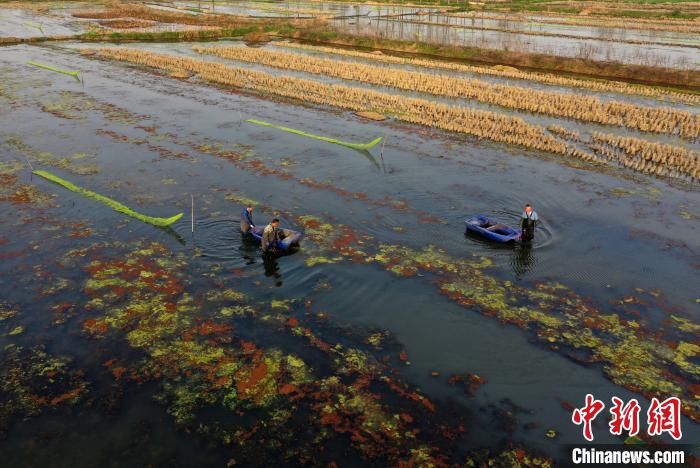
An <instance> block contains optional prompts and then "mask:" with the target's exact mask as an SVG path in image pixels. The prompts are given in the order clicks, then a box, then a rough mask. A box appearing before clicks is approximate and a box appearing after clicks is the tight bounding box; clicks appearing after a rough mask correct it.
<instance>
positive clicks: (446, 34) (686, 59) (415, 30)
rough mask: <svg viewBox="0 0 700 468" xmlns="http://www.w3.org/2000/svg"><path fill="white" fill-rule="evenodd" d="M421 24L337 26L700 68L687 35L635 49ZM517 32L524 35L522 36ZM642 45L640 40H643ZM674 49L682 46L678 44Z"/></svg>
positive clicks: (593, 39)
mask: <svg viewBox="0 0 700 468" xmlns="http://www.w3.org/2000/svg"><path fill="white" fill-rule="evenodd" d="M422 21H423V20H422V19H421V20H420V21H409V20H406V21H404V20H402V19H396V20H394V19H384V18H379V19H372V18H358V19H343V20H338V21H337V22H336V24H337V26H338V28H339V29H340V30H341V31H344V32H348V33H352V34H369V35H373V36H376V37H382V38H386V39H395V40H404V41H406V40H408V41H415V40H419V41H423V42H428V43H432V44H441V45H451V46H455V47H479V48H487V49H500V50H508V51H515V52H535V53H541V54H547V55H556V56H562V57H578V58H585V59H591V60H598V61H615V62H620V63H629V64H637V65H653V66H662V67H672V68H681V69H689V70H697V69H698V68H700V61H698V44H697V43H696V41H697V34H687V35H685V38H684V39H683V45H673V44H664V42H666V41H665V40H664V39H658V40H657V39H643V41H649V43H643V44H635V43H626V42H623V41H622V40H620V39H618V37H619V36H617V35H615V36H614V37H613V38H612V39H611V38H610V34H609V32H607V31H603V32H602V33H600V34H588V35H584V36H582V37H577V36H576V35H575V34H569V35H568V36H566V35H557V34H559V33H557V32H555V31H553V32H548V33H547V34H546V35H544V34H543V35H538V34H536V33H537V31H536V30H530V29H529V28H527V27H525V28H523V27H518V28H516V29H514V30H510V31H509V30H499V27H495V26H494V27H493V28H488V27H485V26H481V27H476V26H474V27H472V26H471V25H468V26H464V25H462V19H461V18H459V19H452V18H442V21H435V22H432V23H428V24H426V23H423V22H422ZM444 23H447V25H446V24H444ZM552 26H553V25H546V26H542V27H541V28H540V29H539V30H540V31H541V30H544V29H546V30H548V31H549V30H551V29H556V28H552ZM519 29H521V30H523V31H519ZM593 29H595V28H593ZM621 34H622V33H621ZM624 34H625V35H626V34H627V33H624ZM588 36H590V37H588ZM630 40H632V39H630ZM639 40H640V41H642V39H639ZM671 41H672V40H671ZM671 41H669V42H671ZM673 42H675V41H673ZM676 44H678V43H677V42H676Z"/></svg>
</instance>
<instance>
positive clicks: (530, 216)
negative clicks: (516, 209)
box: [520, 203, 539, 242]
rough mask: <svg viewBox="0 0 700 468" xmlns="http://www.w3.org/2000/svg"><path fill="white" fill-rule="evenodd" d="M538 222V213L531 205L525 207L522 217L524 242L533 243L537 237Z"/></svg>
mask: <svg viewBox="0 0 700 468" xmlns="http://www.w3.org/2000/svg"><path fill="white" fill-rule="evenodd" d="M538 220H539V217H538V216H537V212H536V211H535V210H533V209H532V206H530V204H529V203H528V204H527V205H525V209H523V214H522V215H521V217H520V229H521V231H520V232H521V239H522V240H523V241H526V242H527V241H531V240H532V239H533V238H534V237H535V226H536V225H537V221H538Z"/></svg>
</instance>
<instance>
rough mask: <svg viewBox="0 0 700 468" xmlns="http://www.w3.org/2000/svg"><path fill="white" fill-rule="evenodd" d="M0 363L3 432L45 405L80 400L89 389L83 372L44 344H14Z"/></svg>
mask: <svg viewBox="0 0 700 468" xmlns="http://www.w3.org/2000/svg"><path fill="white" fill-rule="evenodd" d="M3 353H4V354H3V361H2V365H0V394H2V395H3V398H2V400H1V401H0V433H5V432H6V431H10V429H11V425H10V424H11V423H12V422H13V421H14V420H15V419H17V420H20V419H21V420H24V419H28V418H30V417H33V416H37V415H39V414H40V413H41V412H42V411H43V410H44V409H50V408H59V407H65V406H69V405H74V404H76V403H77V402H78V401H79V400H80V399H81V398H82V397H83V395H84V394H85V393H86V392H87V390H88V383H87V382H86V381H85V380H84V378H83V373H82V372H81V371H79V370H73V369H71V368H70V366H69V363H70V361H69V360H68V359H66V358H62V357H54V356H50V355H48V354H47V353H46V352H45V351H44V349H43V348H41V347H35V348H29V349H25V348H22V347H19V346H12V347H9V348H6V349H5V350H4V351H3Z"/></svg>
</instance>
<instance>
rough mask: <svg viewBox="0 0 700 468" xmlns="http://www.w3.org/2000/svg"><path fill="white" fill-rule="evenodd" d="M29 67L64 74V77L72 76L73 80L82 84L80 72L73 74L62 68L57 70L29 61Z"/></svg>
mask: <svg viewBox="0 0 700 468" xmlns="http://www.w3.org/2000/svg"><path fill="white" fill-rule="evenodd" d="M27 65H32V66H34V67H39V68H43V69H44V70H49V71H52V72H56V73H62V74H64V75H68V76H72V77H73V78H75V81H78V82H80V76H79V72H72V71H66V70H61V69H60V68H55V67H52V66H51V65H44V64H42V63H37V62H34V61H29V62H27Z"/></svg>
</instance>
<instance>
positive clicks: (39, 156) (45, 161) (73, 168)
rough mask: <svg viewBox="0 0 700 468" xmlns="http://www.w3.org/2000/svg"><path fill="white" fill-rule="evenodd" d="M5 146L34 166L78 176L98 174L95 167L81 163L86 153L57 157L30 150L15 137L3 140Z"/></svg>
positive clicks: (45, 152) (97, 168)
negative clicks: (51, 168)
mask: <svg viewBox="0 0 700 468" xmlns="http://www.w3.org/2000/svg"><path fill="white" fill-rule="evenodd" d="M5 145H6V146H8V147H9V148H10V149H12V150H14V151H17V152H19V153H21V154H22V155H23V156H24V157H25V158H26V159H27V160H29V161H32V162H34V164H35V165H42V166H52V167H55V168H58V169H63V170H66V171H68V172H71V173H73V174H78V175H92V174H97V173H99V172H100V168H99V167H97V166H96V165H94V164H85V163H84V162H83V159H85V157H87V155H86V156H82V155H83V154H86V153H76V154H74V155H73V156H71V157H57V156H55V155H53V154H52V153H50V152H48V151H38V150H36V149H34V148H32V147H31V146H29V145H27V144H26V143H25V142H23V141H22V140H21V139H20V138H19V137H16V136H11V137H8V138H7V139H6V140H5Z"/></svg>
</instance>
